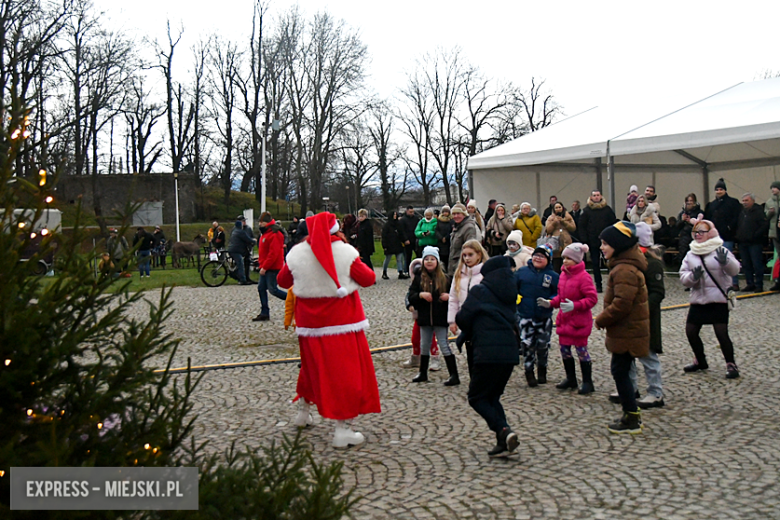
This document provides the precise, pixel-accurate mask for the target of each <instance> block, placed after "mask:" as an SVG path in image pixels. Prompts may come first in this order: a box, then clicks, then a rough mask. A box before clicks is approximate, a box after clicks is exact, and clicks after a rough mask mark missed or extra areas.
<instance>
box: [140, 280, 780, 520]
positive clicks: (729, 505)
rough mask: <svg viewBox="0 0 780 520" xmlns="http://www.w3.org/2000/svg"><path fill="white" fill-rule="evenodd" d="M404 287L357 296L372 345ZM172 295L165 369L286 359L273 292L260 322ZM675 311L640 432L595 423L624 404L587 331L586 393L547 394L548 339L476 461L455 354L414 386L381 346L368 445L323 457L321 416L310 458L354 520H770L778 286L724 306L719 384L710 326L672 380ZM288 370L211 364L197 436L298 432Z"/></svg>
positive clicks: (232, 308)
mask: <svg viewBox="0 0 780 520" xmlns="http://www.w3.org/2000/svg"><path fill="white" fill-rule="evenodd" d="M407 287H408V283H407V282H404V281H398V280H394V279H392V280H390V281H382V280H379V283H378V284H377V285H375V286H374V287H370V288H367V289H365V290H362V291H361V296H362V298H363V302H364V306H365V308H366V312H367V314H368V317H369V320H370V322H371V330H370V332H369V335H368V338H369V343H370V345H371V346H372V347H381V346H388V345H394V344H399V343H406V342H408V341H409V333H410V330H411V317H410V314H409V313H408V312H407V311H405V310H404V309H403V296H404V293H405V291H406V289H407ZM667 294H668V296H667V299H666V300H665V302H664V305H672V304H676V303H685V302H686V301H687V295H688V293H685V292H683V291H682V288H681V287H680V285H679V282H678V280H677V279H676V278H674V277H669V278H667ZM174 297H175V311H174V314H173V316H172V317H171V319H170V320H169V322H168V328H169V330H170V331H172V332H173V333H174V334H175V335H176V336H177V337H180V338H181V339H182V343H181V347H180V352H179V354H178V359H177V361H179V362H180V363H179V364H178V365H177V366H184V365H186V358H187V357H188V356H189V357H191V359H192V364H193V365H199V364H211V363H223V362H236V361H247V360H255V359H264V358H268V359H272V358H278V357H289V356H296V355H297V341H296V338H295V336H294V334H293V333H292V332H290V331H284V329H283V327H282V317H283V302H282V301H280V300H275V299H273V298H272V301H271V314H272V320H271V321H270V322H265V323H254V322H252V321H250V320H251V318H252V317H253V316H255V315H256V314H257V312H258V311H259V303H258V297H257V293H256V290H255V289H254V288H251V287H240V286H228V287H222V288H218V289H207V288H202V289H201V288H194V289H193V288H182V289H175V293H174ZM600 308H601V305H599V306H597V309H600ZM142 311H143V309H141V308H138V309H137V312H139V313H140V312H142ZM686 312H687V311H686V310H685V309H681V310H672V311H668V312H664V313H663V330H664V349H665V354H664V355H663V356H662V358H661V359H662V362H663V367H664V383H665V400H666V406H665V407H664V408H658V409H654V410H648V411H645V412H643V420H644V424H645V431H644V434H642V435H638V436H628V435H612V434H610V433H609V432H608V431H607V429H606V424H607V422H609V421H611V420H613V419H615V418H616V417H618V416H619V415H620V409H619V405H613V404H610V403H609V402H608V400H607V395H608V394H609V392H610V391H612V389H613V387H614V385H613V384H612V383H611V381H612V379H611V376H610V374H609V355H608V353H607V352H606V349H605V348H604V346H603V345H604V336H603V333H602V332H598V331H594V333H593V335H592V336H591V339H590V344H589V346H590V351H591V355H592V357H593V362H594V381H595V384H596V389H597V391H596V393H595V394H592V395H590V396H579V395H576V393H571V392H568V391H567V392H561V391H559V390H556V389H555V386H554V384H555V383H556V382H557V381H558V380H559V379H561V378H562V377H563V369H562V366H561V362H560V356H559V354H558V353H557V347H558V344H557V337H555V335H554V341H553V345H552V352H551V354H550V381H551V383H550V384H547V385H542V386H539V387H537V388H534V389H531V388H528V387H527V386H526V384H525V379H524V377H523V374H522V372H521V370H518V369H516V370H515V372H514V374H513V375H512V378H511V379H510V382H509V384H508V386H507V389H506V393H505V395H504V398H503V403H504V406H505V408H506V411H507V416H508V418H509V422H510V424H511V425H512V427H513V428H514V429H515V431H516V432H517V433H518V434H519V435H520V437H521V443H520V447H519V449H518V455H517V456H516V457H514V458H513V459H509V460H490V459H489V458H488V457H487V455H486V450H487V449H489V448H491V447H492V445H493V442H494V437H493V434H492V433H491V432H489V431H488V429H487V427H486V425H485V423H484V421H482V419H481V418H480V417H479V416H478V415H477V414H476V413H475V412H474V411H473V410H471V408H470V407H469V406H468V403H467V402H466V390H467V384H468V375H467V374H465V372H467V370H466V368H465V357H463V356H458V363H459V367H460V369H461V379H462V380H463V384H461V386H458V387H451V388H445V387H443V386H442V385H441V381H443V380H444V379H445V378H446V377H447V376H446V370H444V371H442V372H438V373H432V377H431V379H432V382H430V383H428V384H412V383H410V380H411V378H412V377H413V376H414V372H413V371H410V370H404V369H402V368H401V367H400V363H401V362H402V361H403V360H405V359H406V358H407V356H408V355H409V354H410V350H400V351H391V352H384V353H378V354H376V355H374V364H375V367H376V373H377V379H378V381H379V389H380V395H381V399H382V409H383V411H382V413H381V414H379V415H371V416H363V417H360V418H358V419H356V420H355V422H354V425H355V429H356V430H359V431H362V432H363V433H364V434H365V435H366V437H367V442H366V444H365V445H364V446H362V447H360V448H357V449H352V450H349V451H346V452H344V451H336V450H334V449H333V448H332V447H331V446H330V438H331V434H332V428H333V425H332V422H331V421H327V420H323V419H322V418H320V417H318V416H316V417H315V424H314V426H313V427H311V428H308V429H307V430H306V431H305V433H304V435H305V437H306V438H307V440H308V441H309V443H310V444H311V446H312V449H313V452H314V454H315V457H317V458H319V459H321V460H328V461H338V460H341V461H344V462H345V471H344V480H345V484H346V485H347V486H356V487H357V494H358V495H361V496H362V497H363V499H362V500H361V501H360V502H359V503H358V504H357V505H356V507H355V508H354V510H353V516H354V517H355V518H360V519H363V518H366V519H377V520H378V519H390V518H397V519H407V518H409V519H412V518H413V519H423V518H425V519H450V518H458V519H505V518H506V519H525V518H529V519H530V518H555V519H569V518H571V519H574V518H577V519H588V518H594V519H601V518H603V519H611V518H664V519H687V518H696V519H699V518H740V519H742V518H756V519H765V518H780V483H779V482H780V443H779V442H778V440H780V427H778V421H777V417H776V416H777V410H778V409H780V360H779V359H778V357H777V356H776V350H777V346H778V343H779V342H778V338H780V320H778V315H780V295H772V296H768V297H761V298H751V299H747V300H742V301H740V303H739V307H738V308H737V310H736V311H734V312H733V313H732V316H731V318H732V319H731V337H732V340H733V341H734V344H735V350H736V358H737V363H738V364H739V366H740V370H741V374H742V377H741V378H740V379H737V380H731V381H729V380H726V379H725V362H724V361H723V359H722V357H721V356H720V354H719V352H718V349H717V343H716V341H715V336H714V334H713V333H712V330H711V328H709V330H707V328H705V330H704V331H703V338H704V342H705V345H706V347H705V348H706V351H707V354H708V356H709V361H710V367H711V368H710V370H709V371H707V372H705V373H697V374H684V373H683V371H682V367H683V365H685V364H686V363H687V362H689V360H690V358H691V354H690V349H689V347H688V343H687V340H686V338H685V334H684V326H685V316H686ZM297 370H298V369H297V365H295V364H281V365H271V366H262V367H251V368H241V369H233V370H219V371H213V372H207V373H206V375H205V377H204V379H203V381H202V383H201V387H200V388H199V390H198V392H197V395H196V400H197V405H196V411H197V413H199V414H200V418H199V420H198V423H197V424H198V426H197V437H198V438H199V439H201V440H203V439H205V438H208V439H210V440H211V443H212V447H213V448H214V449H222V448H225V447H226V446H228V445H229V443H230V442H231V441H233V440H238V442H239V444H241V443H243V444H244V445H246V446H260V445H267V444H269V443H270V442H271V441H272V440H273V439H280V438H281V436H282V435H284V434H287V435H294V434H295V428H294V427H293V426H292V425H291V423H290V421H291V419H292V417H293V416H294V413H295V411H294V409H293V405H291V404H290V403H289V400H290V399H291V398H292V397H294V395H295V383H296V378H297ZM640 372H641V370H640ZM578 374H579V369H578ZM643 384H644V376H643V375H640V386H642V385H643ZM642 393H643V394H644V390H643V389H642ZM315 415H316V414H315Z"/></svg>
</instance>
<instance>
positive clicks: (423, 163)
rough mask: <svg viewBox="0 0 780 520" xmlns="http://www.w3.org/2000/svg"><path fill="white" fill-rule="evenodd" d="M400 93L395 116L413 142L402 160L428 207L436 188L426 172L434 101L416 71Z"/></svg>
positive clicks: (427, 171) (432, 179)
mask: <svg viewBox="0 0 780 520" xmlns="http://www.w3.org/2000/svg"><path fill="white" fill-rule="evenodd" d="M401 94H402V96H403V97H404V101H405V103H404V106H403V108H402V110H403V111H402V112H401V113H400V114H399V116H398V117H399V119H400V120H401V123H402V125H403V132H404V134H405V135H406V136H407V137H408V138H409V139H410V140H411V142H412V143H411V144H412V147H411V148H412V149H411V150H409V151H408V152H407V153H406V154H404V156H403V160H404V162H405V163H406V165H407V169H408V171H410V172H411V173H412V175H413V176H414V179H415V180H416V181H417V183H418V184H419V185H420V188H421V189H422V194H423V203H424V204H425V205H426V206H429V205H430V204H431V190H432V189H433V188H434V187H435V185H436V175H435V174H432V173H431V172H430V170H429V162H430V160H431V158H430V150H431V134H432V132H433V124H434V110H433V102H432V100H431V98H430V93H429V91H428V89H427V88H426V84H425V82H424V80H421V79H420V77H419V75H418V72H417V71H415V73H414V74H411V75H408V76H407V85H406V86H405V87H404V88H403V89H402V90H401Z"/></svg>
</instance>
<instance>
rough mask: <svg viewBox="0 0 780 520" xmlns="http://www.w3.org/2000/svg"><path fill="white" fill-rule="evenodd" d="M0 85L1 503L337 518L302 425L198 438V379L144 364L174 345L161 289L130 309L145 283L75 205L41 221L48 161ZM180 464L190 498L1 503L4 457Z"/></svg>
mask: <svg viewBox="0 0 780 520" xmlns="http://www.w3.org/2000/svg"><path fill="white" fill-rule="evenodd" d="M5 77H6V76H2V78H5ZM0 92H1V93H2V95H3V103H2V106H0V115H1V116H2V122H3V124H2V125H1V126H2V129H0V218H1V219H2V221H1V222H0V517H2V518H36V519H38V518H139V514H140V515H143V516H146V517H149V518H164V517H179V516H181V517H182V518H184V517H186V518H250V517H251V518H301V519H302V518H334V519H335V518H341V517H342V516H343V515H344V514H345V513H346V512H347V511H348V509H349V508H350V506H351V505H352V504H353V503H354V499H353V498H352V496H351V492H347V493H343V490H342V481H341V469H342V466H341V465H340V464H338V463H336V464H331V465H318V464H316V463H315V461H314V460H313V459H312V457H311V453H310V451H309V450H308V449H307V448H306V446H304V445H303V443H302V441H301V439H300V436H296V437H295V438H294V439H292V440H289V439H286V438H285V440H284V441H283V442H282V443H281V445H276V444H272V445H271V446H270V447H267V448H265V449H263V450H261V452H237V451H236V450H231V451H230V452H229V453H227V454H225V456H224V457H220V456H216V455H207V454H206V452H205V451H204V447H203V446H202V445H201V446H199V445H197V443H196V441H195V440H194V439H193V438H192V436H191V434H192V430H193V423H194V421H195V420H196V417H195V416H194V415H193V414H192V413H191V412H192V397H193V392H194V391H195V390H196V388H197V383H198V381H197V379H196V378H193V377H192V376H191V375H190V374H186V375H184V376H179V375H172V374H170V373H169V372H168V371H167V370H156V369H158V368H164V369H165V368H169V367H170V364H171V361H172V359H173V357H174V355H175V353H176V349H177V346H178V341H177V339H176V338H174V337H172V335H171V334H169V333H167V332H166V330H165V320H166V318H167V317H168V316H169V314H170V312H171V291H170V290H165V289H163V290H162V291H161V292H160V294H159V297H155V298H154V299H153V301H151V302H149V303H148V309H149V311H148V315H147V316H145V317H144V318H143V319H136V318H132V317H131V316H130V314H129V313H128V310H129V309H130V308H131V307H132V306H135V305H137V304H139V302H140V301H141V299H142V298H144V297H145V295H144V293H140V292H139V293H134V294H133V293H129V292H128V290H127V289H128V282H127V281H126V280H123V279H120V278H116V277H114V276H113V275H112V273H111V272H110V270H109V271H106V272H105V273H99V272H97V273H96V271H97V270H96V269H95V266H96V265H97V261H98V256H99V255H100V252H99V251H97V250H91V251H89V252H87V253H84V252H83V251H82V244H83V243H85V241H87V238H88V236H89V235H88V232H87V230H85V228H84V226H83V225H82V222H81V218H80V215H81V212H80V211H79V212H78V213H77V216H76V222H75V225H74V227H73V229H72V230H70V231H71V232H70V233H68V234H63V233H61V232H59V231H58V230H52V229H48V228H46V226H45V219H44V215H45V214H46V211H45V210H46V209H47V208H48V207H49V205H50V204H52V202H53V198H54V196H55V193H56V192H55V191H54V190H53V188H54V186H55V185H56V177H57V172H58V170H59V168H58V167H57V165H52V164H48V160H47V157H46V142H45V138H43V137H41V136H35V135H34V134H35V131H34V128H31V125H30V115H31V114H30V110H29V109H28V108H27V107H26V106H25V105H24V103H22V102H21V101H20V100H19V99H18V97H16V96H15V95H14V94H15V90H14V88H10V87H9V86H8V85H5V84H3V85H0ZM20 161H23V162H24V163H25V164H26V165H29V163H30V161H34V162H36V163H39V164H38V165H37V166H36V169H38V168H39V171H38V174H37V176H36V177H35V178H32V179H30V178H29V176H28V178H24V177H23V176H22V175H19V174H18V172H19V171H20V168H19V164H20ZM49 170H51V171H49ZM20 209H21V210H22V211H19V210H20ZM128 217H129V214H127V213H126V214H125V215H124V221H125V222H128V220H127V219H128ZM126 227H127V225H125V226H123V228H122V229H120V233H123V232H124V231H125V229H126ZM87 242H88V241H87ZM41 265H46V269H48V268H49V267H51V268H52V269H53V273H54V276H53V277H47V276H43V275H41V273H40V269H39V266H41ZM160 359H163V360H165V359H167V360H168V361H167V364H165V366H163V367H158V366H156V364H155V363H157V364H159V360H160ZM180 465H187V466H197V467H199V468H200V490H201V493H200V511H198V512H186V513H185V512H182V513H181V514H179V513H177V512H145V513H135V512H121V511H117V512H110V511H91V512H90V511H64V512H57V511H10V510H9V491H10V478H9V477H10V469H11V467H25V466H60V467H64V466H68V467H82V466H108V467H112V466H146V467H150V466H180Z"/></svg>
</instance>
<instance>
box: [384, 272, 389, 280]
mask: <svg viewBox="0 0 780 520" xmlns="http://www.w3.org/2000/svg"><path fill="white" fill-rule="evenodd" d="M389 279H390V277H389V276H387V273H382V280H389Z"/></svg>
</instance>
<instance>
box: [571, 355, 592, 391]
mask: <svg viewBox="0 0 780 520" xmlns="http://www.w3.org/2000/svg"><path fill="white" fill-rule="evenodd" d="M572 359H573V358H572ZM592 368H593V367H592V366H591V364H590V361H580V369H581V370H582V386H580V390H579V391H578V392H577V393H578V394H580V395H587V394H592V393H593V392H594V390H595V389H594V388H593V379H592V375H591V369H592Z"/></svg>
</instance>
